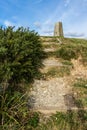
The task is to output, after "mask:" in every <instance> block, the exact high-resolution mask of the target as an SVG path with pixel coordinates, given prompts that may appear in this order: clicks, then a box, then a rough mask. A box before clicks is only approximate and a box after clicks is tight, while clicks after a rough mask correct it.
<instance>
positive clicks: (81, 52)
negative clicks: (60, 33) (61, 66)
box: [56, 38, 87, 65]
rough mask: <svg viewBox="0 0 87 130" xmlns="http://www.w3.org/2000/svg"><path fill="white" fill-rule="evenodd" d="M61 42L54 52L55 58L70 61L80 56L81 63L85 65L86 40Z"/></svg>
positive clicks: (64, 39) (66, 39)
mask: <svg viewBox="0 0 87 130" xmlns="http://www.w3.org/2000/svg"><path fill="white" fill-rule="evenodd" d="M62 42H63V44H62V45H61V46H59V47H58V50H57V51H56V57H58V58H62V59H63V60H71V59H77V58H78V57H79V56H81V58H82V59H81V62H82V63H83V64H84V65H87V40H80V39H74V38H71V39H68V38H63V39H62Z"/></svg>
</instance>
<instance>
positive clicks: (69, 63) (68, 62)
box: [61, 60, 73, 68]
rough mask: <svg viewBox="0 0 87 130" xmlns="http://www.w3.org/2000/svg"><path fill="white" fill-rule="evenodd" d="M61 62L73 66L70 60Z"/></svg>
mask: <svg viewBox="0 0 87 130" xmlns="http://www.w3.org/2000/svg"><path fill="white" fill-rule="evenodd" d="M61 63H62V64H63V65H67V66H71V67H72V68H73V63H72V62H71V61H69V60H62V61H61Z"/></svg>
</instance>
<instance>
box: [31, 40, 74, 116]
mask: <svg viewBox="0 0 87 130" xmlns="http://www.w3.org/2000/svg"><path fill="white" fill-rule="evenodd" d="M45 44H46V45H47V44H48V45H52V44H53V41H51V38H49V39H45V41H43V45H45ZM56 44H58V43H56ZM50 47H51V46H49V48H45V49H44V50H45V51H46V52H49V51H50V52H51V51H52V52H53V51H55V50H56V49H55V46H54V47H53V46H52V48H50ZM43 65H44V67H43V69H41V72H42V73H47V72H48V70H49V69H50V68H52V67H54V68H57V67H59V66H63V65H62V63H61V62H60V61H59V60H58V59H56V58H55V57H54V56H52V57H48V58H47V59H45V60H44V61H43ZM70 82H71V81H70V77H69V76H64V77H50V78H49V79H47V78H46V77H45V79H40V80H35V81H34V84H33V88H32V90H31V93H30V98H29V104H30V107H31V108H32V109H33V110H37V111H40V112H42V113H46V114H47V113H55V112H56V111H67V110H70V109H75V108H76V106H75V103H74V96H73V94H72V87H71V86H70Z"/></svg>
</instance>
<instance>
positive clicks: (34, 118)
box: [28, 112, 39, 128]
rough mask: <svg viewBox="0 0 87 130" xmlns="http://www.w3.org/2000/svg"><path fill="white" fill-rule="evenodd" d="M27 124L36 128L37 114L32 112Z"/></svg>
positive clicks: (37, 122)
mask: <svg viewBox="0 0 87 130" xmlns="http://www.w3.org/2000/svg"><path fill="white" fill-rule="evenodd" d="M28 122H29V125H30V126H31V127H33V128H36V127H37V126H38V124H39V114H38V113H36V112H35V113H33V114H32V115H31V117H30V118H29V119H28Z"/></svg>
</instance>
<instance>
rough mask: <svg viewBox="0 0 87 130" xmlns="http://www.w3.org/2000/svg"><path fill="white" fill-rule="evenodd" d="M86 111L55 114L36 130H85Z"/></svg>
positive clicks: (86, 121)
mask: <svg viewBox="0 0 87 130" xmlns="http://www.w3.org/2000/svg"><path fill="white" fill-rule="evenodd" d="M86 128H87V111H84V110H82V111H81V110H78V111H77V112H74V111H71V110H70V111H67V112H66V113H63V112H56V114H53V115H52V116H51V117H50V118H49V119H48V120H47V121H46V122H42V123H41V124H40V125H39V127H37V129H36V130H87V129H86Z"/></svg>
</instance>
